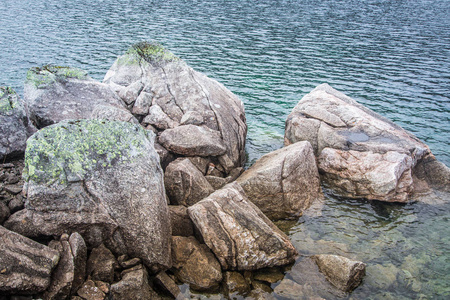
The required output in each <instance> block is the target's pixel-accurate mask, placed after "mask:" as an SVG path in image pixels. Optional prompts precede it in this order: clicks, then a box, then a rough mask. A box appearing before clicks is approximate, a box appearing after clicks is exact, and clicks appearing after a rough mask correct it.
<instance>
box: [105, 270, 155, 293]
mask: <svg viewBox="0 0 450 300" xmlns="http://www.w3.org/2000/svg"><path fill="white" fill-rule="evenodd" d="M110 295H111V297H112V299H114V300H128V299H142V300H146V299H159V296H158V295H157V294H156V293H155V292H154V291H153V290H152V289H151V287H150V285H149V284H148V273H147V270H146V269H145V267H144V266H143V265H138V266H135V267H133V268H131V269H126V270H124V271H123V272H122V280H120V281H119V282H116V283H114V284H112V285H111V289H110Z"/></svg>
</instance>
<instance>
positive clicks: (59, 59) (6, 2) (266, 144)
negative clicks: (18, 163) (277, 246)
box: [0, 0, 450, 298]
mask: <svg viewBox="0 0 450 300" xmlns="http://www.w3.org/2000/svg"><path fill="white" fill-rule="evenodd" d="M0 8H1V10H0V11H1V17H0V45H1V52H0V53H1V54H0V85H10V86H12V87H14V88H15V89H16V90H17V91H18V92H19V93H22V89H23V88H22V85H23V81H24V79H25V74H26V71H27V70H28V69H29V68H30V67H34V66H41V65H43V64H48V63H53V64H58V65H69V66H74V67H79V68H82V69H85V70H87V71H88V72H89V73H90V75H91V76H92V77H94V78H96V79H98V80H101V79H102V78H103V76H104V74H105V73H106V71H107V70H108V68H109V67H110V66H111V65H112V63H113V62H114V60H115V58H116V57H117V56H118V55H120V54H121V53H123V52H124V51H125V50H126V49H127V48H128V47H129V46H130V45H131V44H133V43H135V42H138V41H142V40H157V41H160V42H161V43H162V44H163V45H165V46H166V47H168V48H169V49H171V50H172V51H173V52H174V53H175V54H176V55H178V56H180V57H181V58H183V59H184V60H186V61H187V62H188V63H189V64H190V65H191V66H192V67H194V68H195V69H196V70H198V71H201V72H204V73H205V74H207V75H208V76H210V77H213V78H215V79H217V80H219V81H220V82H222V83H223V84H225V86H227V87H228V88H229V89H230V90H232V91H233V92H234V93H236V94H238V95H239V96H240V97H241V99H242V100H243V102H244V103H245V107H246V114H247V122H248V126H249V134H248V145H247V152H248V156H249V163H252V162H254V161H255V160H256V159H257V158H259V157H260V156H261V155H263V154H265V153H268V152H270V151H272V150H275V149H278V148H280V147H281V146H282V144H283V132H284V121H285V119H286V116H287V115H288V114H289V112H290V111H291V109H292V108H293V107H294V106H295V105H296V103H297V102H298V101H299V100H300V98H301V97H302V96H304V95H305V94H306V93H308V92H309V91H310V90H311V89H313V88H314V87H315V86H317V85H318V84H320V83H323V82H327V83H329V84H330V85H332V86H333V87H335V88H336V89H338V90H340V91H342V92H344V93H346V94H347V95H349V96H351V97H353V98H354V99H356V100H357V101H359V102H360V103H362V104H364V105H366V106H368V107H370V108H371V109H373V110H375V111H377V112H378V113H380V114H382V115H383V116H386V117H388V118H390V119H392V120H394V121H395V122H396V123H397V124H399V125H401V126H402V127H404V128H405V129H407V130H409V131H411V132H413V133H414V134H415V135H416V136H418V137H419V138H420V139H422V140H423V141H425V142H426V143H427V144H428V145H429V146H430V148H431V150H432V151H433V153H434V154H435V155H436V156H437V158H438V159H440V160H441V161H443V162H444V163H446V164H447V165H450V151H449V150H450V146H449V141H450V17H449V16H450V3H449V2H448V0H436V1H431V0H415V1H412V0H411V1H408V0H398V1H382V0H366V1H356V0H353V1H352V0H342V1H332V0H318V1H312V0H306V1H256V0H253V1H181V0H178V1H164V2H163V3H162V2H161V1H138V0H134V1H133V0H114V1H112V0H103V1H101V0H99V1H87V0H71V1H69V0H58V1H56V0H47V1H34V0H21V1H12V0H2V1H1V3H0ZM372 206H373V205H372V204H370V203H361V202H358V201H356V202H352V201H350V202H349V201H341V200H336V199H334V198H332V197H331V196H330V197H328V199H327V203H326V205H325V208H324V212H323V215H322V217H320V218H312V219H310V220H308V219H306V220H303V221H302V220H301V222H300V223H298V224H297V225H296V227H294V228H297V229H293V231H292V232H291V237H292V238H293V239H294V241H295V242H296V243H297V244H300V242H299V241H300V240H301V239H302V238H304V237H303V236H302V235H298V232H299V230H302V231H303V232H308V233H310V235H311V234H312V236H311V239H313V240H316V239H321V238H322V237H324V238H326V239H329V240H333V241H337V242H340V243H344V244H345V245H347V248H348V251H349V252H348V254H349V255H350V254H358V253H361V257H360V259H362V260H364V259H366V260H368V262H369V267H368V273H369V275H370V268H371V265H376V264H377V263H378V264H379V263H380V262H381V261H382V262H384V263H385V265H386V264H392V265H393V266H395V267H396V268H398V267H399V266H401V264H402V263H403V262H400V258H403V260H405V259H406V258H405V257H407V256H408V255H409V254H406V253H405V255H403V256H401V257H397V256H396V255H394V253H398V252H396V251H397V250H398V251H403V250H401V249H403V248H402V247H403V246H402V244H401V243H400V244H399V241H398V240H397V239H398V238H400V234H401V236H402V237H403V238H404V239H405V241H408V242H404V243H408V245H410V247H411V249H410V248H406V249H408V250H407V251H408V253H410V254H411V255H413V257H417V258H418V259H420V258H421V257H424V256H426V255H428V256H429V257H430V259H428V258H426V261H427V263H426V267H420V268H421V273H419V275H417V276H416V275H415V276H416V277H415V278H416V279H417V280H418V281H419V282H421V288H420V290H419V292H414V291H413V293H415V294H408V293H410V290H407V289H402V288H397V286H393V287H389V289H391V290H398V292H396V293H397V294H398V295H397V294H396V296H399V295H403V297H411V295H414V296H417V295H419V294H421V293H422V294H424V295H427V296H428V297H429V298H432V297H439V296H438V294H436V293H441V294H442V293H443V291H444V292H446V293H447V295H448V293H449V291H448V286H449V284H448V282H450V278H449V274H450V261H449V260H450V250H449V245H450V241H449V240H448V236H450V231H449V229H448V228H449V226H448V218H449V213H448V211H449V210H448V207H440V208H435V207H430V206H426V205H418V204H412V205H407V206H391V205H383V204H378V206H379V207H380V208H379V209H378V210H375V209H374V208H373V207H372ZM371 209H372V210H373V212H372V213H371ZM379 210H381V211H392V212H390V213H387V214H385V215H382V218H379V217H377V214H378V212H377V211H379ZM355 212H357V214H358V215H357V217H354V214H355ZM366 212H367V213H366ZM403 218H406V219H407V220H411V222H403V223H401V224H399V223H398V222H399V219H400V221H401V220H403ZM408 218H410V219H408ZM358 220H359V221H358ZM354 222H356V224H355V223H354ZM341 227H345V228H347V229H348V230H349V231H348V233H347V231H343V232H341V231H342V230H340V228H341ZM321 232H324V233H323V234H324V236H322V233H321ZM333 232H336V233H335V234H333ZM339 232H340V233H339ZM398 232H400V233H398ZM347 235H348V236H347ZM380 236H382V237H383V238H384V239H385V240H383V241H381V242H379V243H378V242H376V241H377V240H378V239H379V237H380ZM433 237H436V238H433ZM355 241H358V242H355ZM434 242H435V246H433V247H434V248H436V249H437V251H438V252H436V253H440V254H439V256H431V254H427V253H428V252H429V251H431V250H430V249H431V248H432V247H431V246H430V245H432V244H433V243H434ZM402 243H403V242H402ZM434 248H433V249H434ZM371 250H373V253H375V254H374V256H376V257H375V258H371V257H368V256H367V255H366V253H368V252H371ZM405 251H406V250H405ZM439 251H440V252H439ZM358 257H359V256H358ZM388 267H389V268H391V269H392V270H393V268H392V267H391V266H390V265H388ZM411 274H412V272H411ZM401 276H403V275H399V273H397V274H396V276H395V277H396V278H397V277H399V278H400V277H401ZM368 277H369V276H368ZM436 287H439V289H438V288H436ZM443 287H444V288H443ZM379 289H380V288H379V287H378V286H377V285H376V284H374V283H371V282H370V281H369V280H366V281H365V283H364V284H363V285H362V286H361V287H360V288H358V289H357V290H356V291H355V292H354V294H355V295H360V296H361V298H365V297H367V296H369V295H372V294H374V291H378V290H379ZM415 289H416V290H417V284H416V286H415ZM438 290H439V291H438ZM402 293H404V294H402Z"/></svg>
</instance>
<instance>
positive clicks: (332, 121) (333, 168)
mask: <svg viewBox="0 0 450 300" xmlns="http://www.w3.org/2000/svg"><path fill="white" fill-rule="evenodd" d="M304 140H307V141H309V142H310V143H311V145H312V146H313V148H314V152H315V154H316V156H317V157H318V166H319V172H320V173H321V174H322V175H323V179H324V180H325V181H326V183H327V184H328V185H329V186H331V187H332V188H333V189H334V190H335V191H336V193H337V194H339V195H342V196H345V197H350V198H367V199H375V200H381V201H389V202H393V201H396V202H407V201H408V200H409V198H410V196H411V194H412V193H413V192H414V183H415V180H414V175H415V172H416V166H417V165H421V164H422V162H423V161H429V160H431V161H434V162H436V159H435V158H434V156H433V155H432V154H431V151H430V149H429V148H428V146H427V145H425V144H424V143H422V142H421V141H419V140H418V139H417V138H416V137H415V136H413V135H412V134H411V133H409V132H407V131H405V130H404V129H402V128H401V127H399V126H397V125H396V124H394V123H393V122H391V121H389V120H387V119H386V118H384V117H382V116H380V115H378V114H376V113H375V112H373V111H371V110H370V109H368V108H366V107H364V106H362V105H361V104H358V103H357V102H356V101H355V100H353V99H351V98H350V97H348V96H346V95H344V94H342V93H340V92H338V91H336V90H335V89H333V88H331V87H330V86H329V85H327V84H322V85H319V86H318V87H317V88H315V89H314V90H313V91H312V92H310V93H309V94H307V95H306V96H305V97H303V98H302V99H301V100H300V102H299V103H298V104H297V106H296V107H295V108H294V109H293V111H292V112H291V114H290V115H289V116H288V118H287V120H286V132H285V144H286V145H290V144H292V143H295V142H298V141H304ZM427 170H428V171H427V172H426V173H427V177H429V179H424V180H425V181H426V182H428V183H430V185H434V183H433V182H432V181H433V179H432V178H433V177H436V176H434V175H433V173H436V175H437V177H439V178H441V179H442V180H441V181H444V182H445V183H447V185H448V183H449V182H450V181H449V178H450V171H449V169H448V168H446V167H445V166H442V168H437V167H433V168H427ZM440 185H441V186H443V185H445V184H442V182H441V184H440Z"/></svg>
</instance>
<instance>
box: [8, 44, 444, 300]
mask: <svg viewBox="0 0 450 300" xmlns="http://www.w3.org/2000/svg"><path fill="white" fill-rule="evenodd" d="M24 91H25V94H24V99H23V100H22V99H20V98H19V97H18V96H17V94H16V93H15V92H14V91H13V90H12V89H10V88H5V87H2V88H1V91H0V101H1V102H0V104H1V106H0V119H1V120H0V121H1V122H2V136H0V142H1V143H0V159H1V160H2V161H3V164H1V165H0V178H1V182H2V183H1V191H0V197H1V198H0V225H1V226H0V240H1V243H0V299H18V298H17V297H22V298H20V299H35V298H42V299H74V300H75V299H159V298H163V299H166V298H168V299H170V298H176V299H183V298H192V297H199V298H202V297H206V296H201V294H198V295H196V294H195V291H199V292H201V293H213V294H215V296H214V295H212V296H209V297H212V298H214V297H218V298H221V297H225V298H229V299H236V298H239V297H241V298H242V297H244V298H246V297H248V298H249V299H273V298H282V299H286V298H287V299H301V298H304V299H311V298H316V299H320V298H327V297H329V296H330V295H331V296H332V297H343V296H345V295H348V293H351V291H352V290H353V289H355V288H356V287H357V286H358V285H359V284H360V283H361V281H362V278H363V276H364V274H365V264H364V263H363V262H358V261H354V260H350V259H348V258H345V257H342V256H337V255H328V254H327V255H325V254H322V253H316V254H315V255H312V256H305V255H302V253H298V251H297V250H296V249H295V247H294V246H293V245H292V243H291V242H290V241H289V238H288V237H287V236H286V235H285V234H284V233H283V232H282V231H280V230H279V229H278V228H277V227H276V226H275V225H274V224H273V223H272V221H274V220H286V219H296V218H298V217H300V216H301V215H302V214H303V213H304V212H305V211H307V210H308V208H310V207H311V206H314V205H315V204H317V203H320V201H323V195H322V191H321V184H325V185H326V186H327V188H330V189H332V190H333V192H335V193H336V194H337V195H340V196H344V197H349V198H357V199H358V198H365V199H370V200H379V201H387V202H401V203H405V202H408V201H412V200H421V199H424V197H423V196H424V195H426V198H427V199H429V198H432V199H436V200H435V201H443V200H442V199H441V198H440V197H439V196H437V194H436V193H437V192H442V191H443V192H445V193H448V191H449V186H450V185H449V181H450V171H449V169H448V168H447V167H446V166H445V165H443V164H442V163H440V162H438V161H437V160H436V159H435V158H434V156H433V154H432V153H431V151H430V149H429V148H428V146H426V145H425V144H423V143H422V142H421V141H419V140H418V139H417V138H416V137H414V136H412V135H411V134H410V133H408V132H406V131H405V130H403V129H402V128H400V127H398V126H397V125H395V124H394V123H392V122H390V121H389V120H387V119H385V118H383V117H381V116H379V115H378V114H376V113H374V112H372V111H370V110H369V109H367V108H365V107H363V106H362V105H360V104H358V103H356V101H354V100H353V99H351V98H349V97H348V96H346V95H344V94H342V93H340V92H338V91H336V90H334V89H333V88H331V87H330V86H328V85H326V84H323V85H320V86H318V87H317V88H316V89H314V90H313V91H312V92H311V93H309V94H308V95H306V96H305V97H303V99H302V100H300V102H299V103H298V105H297V106H296V107H295V108H294V109H293V111H292V113H291V114H290V115H289V116H288V118H287V121H286V133H285V147H284V148H282V149H279V150H277V151H274V152H272V153H268V154H266V155H264V156H263V157H261V158H260V159H259V160H258V161H257V162H256V163H255V164H254V165H253V166H251V167H250V168H249V169H248V170H245V171H244V169H243V164H244V162H245V140H246V133H247V124H246V120H245V112H244V106H243V104H242V102H241V101H240V100H239V98H238V97H236V96H235V95H234V94H232V93H231V92H230V91H229V90H227V89H226V88H225V87H224V86H223V85H221V84H220V83H218V82H217V81H215V80H212V79H210V78H208V77H206V76H205V75H203V74H201V73H199V72H196V71H195V70H193V69H192V68H190V67H189V66H188V65H187V64H186V63H185V62H183V61H182V60H180V59H179V58H177V57H176V56H175V55H173V54H172V53H171V52H170V51H168V50H166V49H164V48H163V47H162V46H160V45H158V44H155V43H138V44H136V45H134V46H132V47H130V49H129V50H128V51H127V52H126V53H125V54H124V55H122V56H120V57H119V58H118V59H117V60H116V62H115V63H114V65H113V66H112V67H111V69H110V70H109V71H108V72H107V74H106V75H105V79H104V80H103V82H97V81H95V80H93V79H91V78H90V77H89V76H88V75H87V73H86V72H84V71H82V70H79V69H74V68H69V67H57V66H44V67H41V68H33V69H31V70H30V71H29V72H28V74H27V80H26V82H25V89H24ZM433 197H434V198H433ZM294 261H297V264H296V265H295V268H296V270H293V271H292V274H294V275H293V276H291V277H292V278H284V279H283V272H284V270H285V269H286V268H290V266H291V265H292V263H293V262H294ZM297 269H298V270H297ZM296 274H297V275H296ZM305 274H308V275H307V276H305ZM280 275H281V277H280ZM280 280H281V282H280ZM276 282H280V284H278V285H277V286H276V288H275V290H273V289H272V288H271V284H272V283H276ZM183 284H185V285H186V284H187V285H188V286H189V289H187V290H183V288H180V286H181V287H183ZM312 285H317V286H321V287H323V288H322V290H323V293H322V294H320V293H317V290H313V289H312V288H311V286H312ZM221 295H222V296H221Z"/></svg>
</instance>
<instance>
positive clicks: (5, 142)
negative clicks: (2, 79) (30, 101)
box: [0, 86, 28, 162]
mask: <svg viewBox="0 0 450 300" xmlns="http://www.w3.org/2000/svg"><path fill="white" fill-rule="evenodd" d="M0 124H2V130H1V133H0V161H2V162H4V161H5V160H6V159H11V158H15V157H20V156H23V153H24V152H25V147H26V142H27V138H28V131H27V126H28V118H27V116H26V113H25V108H24V106H23V104H22V101H21V99H20V98H19V96H18V95H17V94H16V92H15V91H14V90H13V89H12V88H10V87H4V86H1V87H0Z"/></svg>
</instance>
